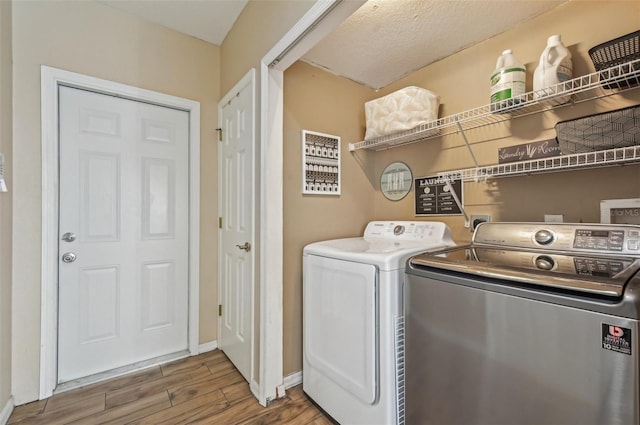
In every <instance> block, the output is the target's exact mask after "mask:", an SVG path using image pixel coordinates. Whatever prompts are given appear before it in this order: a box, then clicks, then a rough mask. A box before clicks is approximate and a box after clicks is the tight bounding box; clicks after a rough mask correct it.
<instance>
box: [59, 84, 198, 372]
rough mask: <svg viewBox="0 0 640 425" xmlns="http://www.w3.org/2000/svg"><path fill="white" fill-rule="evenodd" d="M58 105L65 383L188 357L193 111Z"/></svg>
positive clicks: (96, 99) (75, 102)
mask: <svg viewBox="0 0 640 425" xmlns="http://www.w3.org/2000/svg"><path fill="white" fill-rule="evenodd" d="M59 98H60V106H59V127H60V223H59V229H60V241H59V254H60V262H59V291H58V292H59V308H58V311H59V327H58V382H59V383H62V382H66V381H70V380H73V379H77V378H81V377H86V376H89V375H93V374H96V373H99V372H104V371H108V370H111V369H115V368H118V367H121V366H126V365H131V364H134V363H137V362H141V361H145V360H149V359H152V358H155V357H159V356H163V355H167V354H173V353H177V352H181V351H184V350H187V346H188V337H187V335H188V258H189V253H188V246H189V245H188V242H189V221H188V217H189V214H188V212H189V209H188V205H189V182H188V176H189V173H188V166H189V162H188V161H189V146H188V141H189V114H188V112H185V111H180V110H176V109H171V108H166V107H161V106H156V105H150V104H146V103H141V102H136V101H133V100H128V99H122V98H118V97H113V96H108V95H103V94H98V93H93V92H89V91H85V90H79V89H75V88H68V87H60V97H59Z"/></svg>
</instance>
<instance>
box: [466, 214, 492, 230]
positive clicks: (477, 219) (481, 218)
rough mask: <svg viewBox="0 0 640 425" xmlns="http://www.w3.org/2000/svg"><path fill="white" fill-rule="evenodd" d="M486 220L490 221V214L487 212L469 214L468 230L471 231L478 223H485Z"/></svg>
mask: <svg viewBox="0 0 640 425" xmlns="http://www.w3.org/2000/svg"><path fill="white" fill-rule="evenodd" d="M487 221H491V216H490V215H489V214H471V226H469V230H471V231H472V232H473V231H474V230H476V227H478V224H480V223H485V222H487Z"/></svg>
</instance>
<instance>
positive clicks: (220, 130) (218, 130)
mask: <svg viewBox="0 0 640 425" xmlns="http://www.w3.org/2000/svg"><path fill="white" fill-rule="evenodd" d="M216 131H217V132H218V142H222V128H216Z"/></svg>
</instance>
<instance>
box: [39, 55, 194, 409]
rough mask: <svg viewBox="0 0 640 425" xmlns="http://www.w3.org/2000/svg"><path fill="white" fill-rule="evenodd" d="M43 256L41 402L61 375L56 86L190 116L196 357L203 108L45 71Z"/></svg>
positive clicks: (191, 297) (79, 76) (191, 285)
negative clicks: (127, 100)
mask: <svg viewBox="0 0 640 425" xmlns="http://www.w3.org/2000/svg"><path fill="white" fill-rule="evenodd" d="M40 71H41V74H40V84H41V125H42V127H41V128H42V134H41V137H42V229H41V232H42V252H41V267H42V268H41V270H42V272H41V298H40V300H41V301H40V399H43V398H47V397H50V396H51V395H52V394H53V390H54V389H55V388H56V386H57V372H58V357H57V350H58V215H59V202H58V191H59V174H58V172H59V162H58V155H59V148H60V142H59V136H58V134H59V131H58V130H59V129H58V127H59V126H58V113H59V111H58V86H60V85H64V86H69V87H75V88H79V89H84V90H89V91H93V92H98V93H102V94H105V95H111V96H117V97H121V98H126V99H130V100H134V101H140V102H145V103H151V104H155V105H158V106H165V107H170V108H174V109H179V110H183V111H186V112H188V113H189V266H188V272H189V295H188V298H189V312H188V315H189V317H188V350H189V353H190V354H191V355H196V354H198V346H199V324H200V323H199V307H198V303H199V298H200V293H199V291H200V278H199V274H200V272H199V262H200V103H199V102H196V101H193V100H189V99H184V98H180V97H176V96H171V95H167V94H163V93H158V92H154V91H151V90H145V89H141V88H138V87H133V86H129V85H125V84H120V83H116V82H113V81H108V80H103V79H100V78H95V77H90V76H87V75H82V74H78V73H75V72H70V71H64V70H61V69H57V68H52V67H48V66H45V65H42V66H41V69H40Z"/></svg>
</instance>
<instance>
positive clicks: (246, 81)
mask: <svg viewBox="0 0 640 425" xmlns="http://www.w3.org/2000/svg"><path fill="white" fill-rule="evenodd" d="M247 86H250V87H251V88H250V89H251V116H252V118H253V122H254V125H253V126H252V128H251V146H253V156H252V157H251V167H250V170H251V171H252V172H253V173H254V174H253V175H252V176H251V179H250V181H251V184H252V185H253V191H252V196H251V205H250V207H249V208H250V209H251V211H250V214H249V215H250V216H251V218H250V220H251V223H252V229H251V235H250V237H249V239H250V240H249V243H250V244H251V246H254V247H255V246H256V227H257V226H258V222H257V221H256V187H255V182H256V175H255V169H256V147H255V146H256V125H255V122H256V70H255V68H251V69H250V70H249V72H247V73H246V74H245V76H244V77H242V79H241V80H240V81H238V82H237V83H236V84H235V85H234V86H233V88H232V89H231V90H229V91H228V92H227V94H226V95H225V96H224V97H223V98H222V100H220V102H218V127H220V128H224V124H223V122H222V120H223V117H222V108H223V107H224V105H226V104H227V103H228V102H230V101H231V99H233V98H234V97H236V96H237V94H238V93H239V92H240V91H242V90H243V89H244V88H245V87H247ZM220 149H221V148H220V144H218V184H220V182H221V181H222V179H221V178H220V174H219V173H221V172H222V161H223V159H224V158H222V155H220ZM223 193H224V191H223V190H222V188H221V187H220V186H218V217H222V215H223V214H222V213H223V199H222V195H223ZM221 244H222V238H221V237H219V236H218V264H222V260H223V258H222V257H223V252H222V249H221ZM255 252H256V250H255V249H252V250H250V251H249V255H250V256H251V263H252V264H253V267H252V268H251V275H250V276H249V281H250V282H251V295H250V297H251V301H250V303H251V312H250V314H251V319H250V321H249V340H250V341H251V342H250V345H251V347H250V351H251V353H250V356H251V359H250V368H251V369H250V371H249V376H250V377H251V379H253V378H254V377H255V344H256V341H255V310H256V295H255V294H256V275H257V273H256V271H255V269H256V267H255V266H256V254H255ZM221 271H222V269H221V268H220V266H218V294H222V276H221ZM218 304H222V303H221V300H220V299H218ZM218 337H219V338H220V343H221V344H220V345H221V346H220V349H221V350H223V351H224V347H223V346H222V345H223V343H222V320H218Z"/></svg>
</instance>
